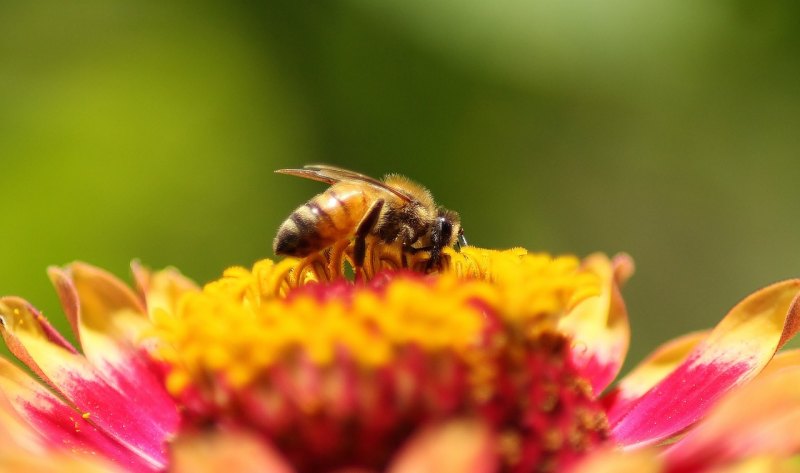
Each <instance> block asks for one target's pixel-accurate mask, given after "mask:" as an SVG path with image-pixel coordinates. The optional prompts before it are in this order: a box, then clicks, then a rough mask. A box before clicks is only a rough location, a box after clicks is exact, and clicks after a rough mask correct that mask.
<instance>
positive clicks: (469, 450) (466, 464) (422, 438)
mask: <svg viewBox="0 0 800 473" xmlns="http://www.w3.org/2000/svg"><path fill="white" fill-rule="evenodd" d="M498 464H499V462H498V456H497V452H496V451H495V441H494V438H493V436H492V434H491V433H490V432H489V429H487V428H486V427H485V426H483V425H482V424H481V423H479V422H475V421H469V420H455V421H450V422H447V423H445V424H442V425H437V426H432V427H428V428H426V429H424V430H422V431H421V432H420V433H418V434H416V435H415V436H414V437H413V438H412V439H411V440H409V442H408V444H407V445H406V446H405V448H404V449H403V450H402V451H401V452H400V455H399V457H398V458H397V459H396V460H395V461H394V462H392V465H391V466H390V467H389V470H388V471H389V473H490V472H494V471H496V470H497V466H498Z"/></svg>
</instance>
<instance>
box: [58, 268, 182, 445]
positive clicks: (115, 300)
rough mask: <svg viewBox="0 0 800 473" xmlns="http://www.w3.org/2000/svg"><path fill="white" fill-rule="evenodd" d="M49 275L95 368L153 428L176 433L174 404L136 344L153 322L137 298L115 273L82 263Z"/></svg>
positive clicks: (147, 356)
mask: <svg viewBox="0 0 800 473" xmlns="http://www.w3.org/2000/svg"><path fill="white" fill-rule="evenodd" d="M49 274H50V278H51V280H52V281H53V284H54V285H55V287H56V289H57V291H58V294H59V296H60V298H61V302H62V305H63V306H64V310H65V312H66V313H67V317H68V318H69V320H70V323H71V324H72V326H73V328H75V329H76V330H77V335H78V336H79V338H80V341H81V346H82V348H83V352H84V355H85V356H86V358H87V359H88V360H89V362H90V363H91V365H92V366H93V368H94V369H95V370H97V371H98V372H99V373H100V374H101V375H102V377H103V378H104V379H105V380H107V381H108V382H109V384H110V386H112V387H113V388H114V389H115V390H116V391H117V392H118V394H119V395H120V396H121V397H123V398H124V399H125V402H126V403H128V404H130V405H136V406H138V410H140V411H141V412H140V415H142V416H143V417H144V418H146V419H148V421H149V422H151V423H152V424H153V428H155V429H156V430H157V431H160V432H163V435H169V434H172V433H174V432H175V430H176V429H177V424H178V413H177V410H176V408H175V402H174V401H173V400H172V398H171V397H170V396H169V395H168V393H167V392H166V389H165V388H164V383H163V382H162V381H161V379H160V378H159V377H158V375H157V373H158V372H159V371H158V370H157V369H156V367H155V366H153V364H152V363H153V362H152V360H151V359H150V357H149V355H147V354H146V353H145V352H144V349H143V348H141V347H138V346H137V343H139V342H140V339H141V338H142V333H143V331H144V330H147V329H148V328H149V327H150V322H149V319H148V317H147V315H146V314H145V313H144V310H145V309H144V307H143V306H142V304H141V301H140V300H139V298H138V297H137V296H136V294H135V293H134V292H133V291H132V290H131V289H129V288H128V287H127V286H125V285H124V284H122V283H121V282H120V281H119V280H117V279H116V278H115V277H114V276H112V275H111V274H109V273H107V272H105V271H102V270H100V269H98V268H95V267H93V266H90V265H86V264H83V263H73V264H72V265H70V266H69V267H68V268H67V270H61V269H59V268H50V269H49Z"/></svg>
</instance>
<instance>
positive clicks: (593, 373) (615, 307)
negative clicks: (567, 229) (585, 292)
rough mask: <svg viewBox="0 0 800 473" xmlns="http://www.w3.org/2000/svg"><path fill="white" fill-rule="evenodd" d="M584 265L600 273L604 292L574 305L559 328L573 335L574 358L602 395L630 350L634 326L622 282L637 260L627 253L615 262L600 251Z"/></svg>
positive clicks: (580, 369)
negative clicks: (625, 301) (631, 329)
mask: <svg viewBox="0 0 800 473" xmlns="http://www.w3.org/2000/svg"><path fill="white" fill-rule="evenodd" d="M584 267H586V268H588V269H590V270H592V271H593V272H594V273H596V274H598V275H599V276H600V279H601V284H602V285H601V288H600V289H601V292H600V294H599V295H598V296H595V297H590V298H588V299H586V300H584V301H582V302H581V303H579V304H578V305H577V306H576V307H575V308H574V309H572V310H571V311H570V313H569V314H568V315H567V316H566V317H564V318H562V319H561V321H560V322H559V329H560V330H561V331H563V332H564V333H567V334H569V335H570V336H571V337H572V339H573V344H572V356H573V362H574V363H575V365H576V367H577V368H578V370H579V371H580V372H581V373H582V374H583V377H584V378H586V379H587V380H589V382H590V383H591V384H592V389H593V390H594V393H595V395H598V394H600V393H601V392H602V391H603V390H604V389H605V388H606V387H607V386H608V385H609V383H611V381H613V380H614V378H615V377H616V376H617V373H619V370H620V368H621V367H622V363H623V361H624V360H625V355H626V354H627V352H628V343H629V341H630V326H629V324H628V313H627V311H626V309H625V303H624V301H623V300H622V296H621V295H620V292H619V286H620V285H621V284H622V282H623V281H624V279H626V278H627V277H629V276H630V275H631V273H632V272H633V261H632V260H631V259H630V257H629V256H627V255H624V254H623V255H618V256H616V257H615V258H614V261H613V262H612V261H609V259H608V258H607V257H606V256H605V255H603V254H599V253H598V254H594V255H591V256H589V257H588V258H586V260H585V261H584Z"/></svg>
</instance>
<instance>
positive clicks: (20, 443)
mask: <svg viewBox="0 0 800 473" xmlns="http://www.w3.org/2000/svg"><path fill="white" fill-rule="evenodd" d="M0 399H2V402H0V410H2V415H0V422H2V425H0V431H2V430H5V431H7V432H9V433H10V434H11V436H13V445H14V446H15V448H16V450H17V453H18V454H22V453H24V452H27V453H28V455H29V456H32V455H45V454H46V453H47V452H49V451H53V450H59V449H65V450H67V451H69V452H73V453H76V454H81V455H88V456H93V455H98V454H99V455H100V456H102V457H105V458H108V459H110V460H112V461H115V462H116V463H117V464H119V465H122V466H124V467H125V468H127V469H128V470H129V471H153V470H154V469H155V468H154V467H153V465H151V464H147V463H145V462H144V461H143V459H142V458H140V457H139V456H138V455H134V454H132V452H131V451H130V450H129V449H128V448H126V447H124V446H123V445H121V444H120V443H118V442H117V441H115V440H114V439H113V438H111V437H109V436H108V435H107V434H106V433H105V432H103V431H102V430H100V429H98V428H97V427H96V426H95V425H94V424H93V421H92V419H91V415H89V416H87V415H82V414H81V413H80V412H78V411H76V410H75V409H74V408H72V407H70V406H68V405H67V404H65V403H63V402H62V401H61V400H60V399H59V398H58V397H56V396H55V395H54V394H53V393H52V392H51V391H50V390H49V389H47V388H46V387H44V386H43V385H41V384H39V383H38V382H36V380H34V379H33V378H31V377H30V376H28V374H26V373H25V372H24V371H22V370H21V369H19V368H17V367H16V366H15V365H13V364H12V363H11V362H9V361H8V360H6V359H5V358H0ZM20 421H21V422H20ZM8 446H9V444H8V443H6V442H4V443H3V445H2V447H3V448H6V447H8ZM0 451H1V450H0ZM11 460H14V459H13V458H12V459H11ZM15 461H16V460H15ZM0 467H7V464H5V463H0ZM2 471H8V469H7V468H3V469H2ZM51 471H52V470H51ZM59 471H61V470H59Z"/></svg>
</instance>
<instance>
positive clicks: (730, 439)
mask: <svg viewBox="0 0 800 473" xmlns="http://www.w3.org/2000/svg"><path fill="white" fill-rule="evenodd" d="M798 425H800V367H793V368H786V369H784V370H782V371H779V372H775V373H773V374H772V375H769V376H765V377H759V378H758V379H756V380H754V381H753V382H752V383H749V384H747V385H745V386H742V387H741V388H739V389H737V390H735V391H734V392H732V393H731V394H730V395H729V396H727V397H726V398H724V399H723V400H722V401H720V403H719V404H718V405H716V406H715V407H714V408H713V409H712V410H711V412H710V413H709V415H708V417H706V418H705V419H704V420H703V422H701V423H700V424H698V425H697V426H696V427H695V428H694V429H693V430H692V431H691V432H689V433H688V434H687V435H686V436H685V437H684V438H683V439H681V440H680V441H679V442H678V443H676V444H674V445H672V446H671V447H669V448H668V449H667V450H666V451H665V452H664V459H665V460H666V462H667V464H668V469H669V471H673V472H683V471H687V472H688V471H698V470H700V469H703V468H710V467H713V466H720V465H726V464H729V463H733V462H737V461H741V460H745V459H747V458H750V457H754V456H759V455H767V456H774V457H779V458H780V457H783V458H786V457H789V456H791V455H794V454H796V453H797V452H798V451H800V429H798V428H797V426H798Z"/></svg>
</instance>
